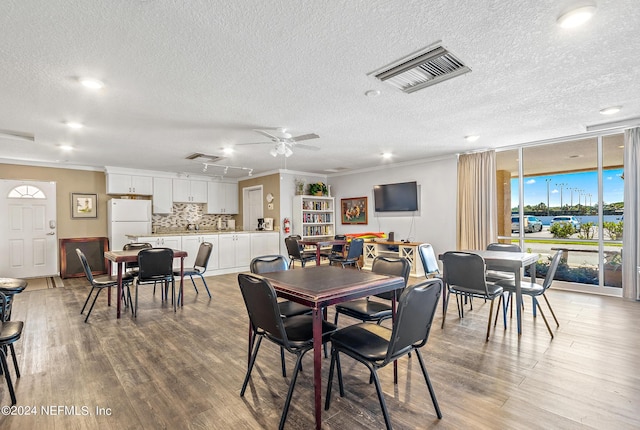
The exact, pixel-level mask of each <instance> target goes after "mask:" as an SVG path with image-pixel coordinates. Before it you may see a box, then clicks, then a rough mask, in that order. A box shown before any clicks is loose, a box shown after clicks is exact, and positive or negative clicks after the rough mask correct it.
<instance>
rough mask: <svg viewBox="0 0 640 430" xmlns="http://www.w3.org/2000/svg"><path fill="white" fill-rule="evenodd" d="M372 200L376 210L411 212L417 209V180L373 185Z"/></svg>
mask: <svg viewBox="0 0 640 430" xmlns="http://www.w3.org/2000/svg"><path fill="white" fill-rule="evenodd" d="M373 200H374V203H375V210H376V212H413V211H417V210H418V184H417V182H415V181H414V182H402V183H398V184H386V185H375V186H374V187H373Z"/></svg>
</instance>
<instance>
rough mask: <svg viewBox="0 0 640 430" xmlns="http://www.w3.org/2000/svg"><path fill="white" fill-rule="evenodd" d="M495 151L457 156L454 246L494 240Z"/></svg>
mask: <svg viewBox="0 0 640 430" xmlns="http://www.w3.org/2000/svg"><path fill="white" fill-rule="evenodd" d="M497 211H498V208H497V195H496V153H495V151H485V152H476V153H471V154H461V155H460V156H459V157H458V225H457V246H458V249H485V248H486V247H487V245H488V244H490V243H492V242H496V241H497V238H498V236H497V231H498V221H497V220H498V217H497Z"/></svg>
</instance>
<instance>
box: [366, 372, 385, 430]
mask: <svg viewBox="0 0 640 430" xmlns="http://www.w3.org/2000/svg"><path fill="white" fill-rule="evenodd" d="M367 367H369V370H371V374H372V375H373V382H374V384H375V385H376V393H377V394H378V400H379V401H380V407H381V408H382V416H383V417H384V423H385V424H386V426H387V429H389V430H391V419H390V418H389V411H388V410H387V403H386V402H385V401H384V394H383V393H382V387H381V386H380V378H378V372H376V370H375V368H374V367H373V366H371V367H370V366H369V365H367Z"/></svg>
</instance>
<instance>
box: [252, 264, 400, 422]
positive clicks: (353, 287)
mask: <svg viewBox="0 0 640 430" xmlns="http://www.w3.org/2000/svg"><path fill="white" fill-rule="evenodd" d="M262 276H263V277H264V278H266V279H268V280H269V282H270V283H271V285H273V288H274V289H275V290H276V292H277V293H278V296H279V297H283V298H285V299H287V300H291V301H294V302H297V303H301V304H303V305H305V306H309V307H311V308H312V309H313V385H314V406H315V418H316V429H320V428H321V425H322V398H321V397H322V387H321V376H322V356H321V352H322V319H323V317H324V315H323V310H324V309H325V308H326V307H327V306H331V305H335V304H337V303H342V302H346V301H349V300H353V299H358V298H362V297H366V296H372V295H374V294H379V293H384V292H387V291H393V290H396V289H398V288H402V287H404V278H402V277H399V276H386V275H378V274H375V273H372V272H367V271H359V270H355V269H342V268H340V267H336V266H310V267H306V268H303V269H294V270H285V271H281V272H272V273H265V274H263V275H262Z"/></svg>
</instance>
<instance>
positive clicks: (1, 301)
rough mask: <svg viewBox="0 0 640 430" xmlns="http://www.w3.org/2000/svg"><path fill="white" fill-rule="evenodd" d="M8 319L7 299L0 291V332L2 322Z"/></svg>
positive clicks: (0, 330)
mask: <svg viewBox="0 0 640 430" xmlns="http://www.w3.org/2000/svg"><path fill="white" fill-rule="evenodd" d="M8 320H9V300H7V296H6V294H5V293H3V292H2V291H0V332H2V324H3V322H4V321H8Z"/></svg>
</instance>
